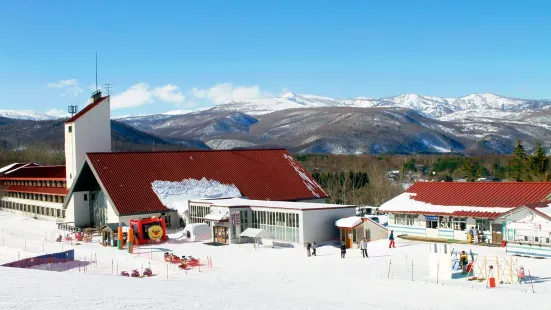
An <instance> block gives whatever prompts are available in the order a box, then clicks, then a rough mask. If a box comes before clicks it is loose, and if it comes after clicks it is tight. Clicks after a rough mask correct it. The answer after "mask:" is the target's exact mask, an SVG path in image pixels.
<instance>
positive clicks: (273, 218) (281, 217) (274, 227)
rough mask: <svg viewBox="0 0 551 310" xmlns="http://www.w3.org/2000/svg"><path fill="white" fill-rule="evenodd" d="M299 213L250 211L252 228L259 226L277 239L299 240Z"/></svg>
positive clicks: (296, 241)
mask: <svg viewBox="0 0 551 310" xmlns="http://www.w3.org/2000/svg"><path fill="white" fill-rule="evenodd" d="M299 226H300V225H299V215H298V214H296V213H285V212H272V211H252V228H260V229H263V230H264V231H266V232H268V233H269V234H270V237H271V238H272V239H274V240H278V241H287V242H293V243H298V242H299V241H300V232H299Z"/></svg>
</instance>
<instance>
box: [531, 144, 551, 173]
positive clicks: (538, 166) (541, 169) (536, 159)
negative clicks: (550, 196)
mask: <svg viewBox="0 0 551 310" xmlns="http://www.w3.org/2000/svg"><path fill="white" fill-rule="evenodd" d="M528 163H529V164H528V169H527V170H528V171H527V172H528V173H527V174H528V175H529V178H530V180H531V181H544V180H546V178H547V172H548V169H549V158H548V157H547V155H546V154H545V150H544V149H543V146H542V145H541V142H539V141H538V142H536V148H535V149H534V153H533V154H532V155H531V156H530V157H529V158H528Z"/></svg>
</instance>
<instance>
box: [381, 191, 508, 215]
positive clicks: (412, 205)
mask: <svg viewBox="0 0 551 310" xmlns="http://www.w3.org/2000/svg"><path fill="white" fill-rule="evenodd" d="M416 195H417V194H416V193H407V192H406V193H402V194H400V195H398V196H396V197H395V198H393V199H391V200H389V201H387V202H385V203H384V204H383V205H381V207H380V208H379V211H382V212H390V213H401V212H403V213H410V212H413V213H430V214H449V215H456V216H469V213H472V215H470V216H476V213H485V214H492V213H493V214H501V213H504V212H507V211H509V210H512V209H513V208H497V207H472V206H442V205H433V204H429V203H426V202H422V201H419V200H415V199H414V198H413V197H415V196H416Z"/></svg>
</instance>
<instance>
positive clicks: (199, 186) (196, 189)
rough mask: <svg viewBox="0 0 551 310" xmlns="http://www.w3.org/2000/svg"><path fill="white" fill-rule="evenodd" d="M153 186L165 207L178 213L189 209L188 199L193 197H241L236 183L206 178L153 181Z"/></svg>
mask: <svg viewBox="0 0 551 310" xmlns="http://www.w3.org/2000/svg"><path fill="white" fill-rule="evenodd" d="M151 187H152V189H153V191H154V192H155V194H157V196H158V197H159V199H160V200H161V202H162V203H163V205H165V207H167V208H171V209H175V210H177V211H178V213H185V212H186V211H187V209H188V201H189V200H191V199H204V198H229V197H241V193H240V192H239V189H238V188H237V186H235V185H234V184H222V183H220V182H218V181H216V180H207V179H206V178H202V179H201V180H196V179H185V180H182V181H180V182H171V181H153V183H151Z"/></svg>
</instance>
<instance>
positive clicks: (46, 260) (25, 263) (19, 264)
mask: <svg viewBox="0 0 551 310" xmlns="http://www.w3.org/2000/svg"><path fill="white" fill-rule="evenodd" d="M73 260H75V250H68V251H64V252H58V253H51V254H44V255H40V256H35V257H29V258H25V259H21V260H17V261H14V262H11V263H7V264H4V265H2V267H14V268H30V267H34V266H38V265H43V264H57V263H66V262H69V261H73Z"/></svg>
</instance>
